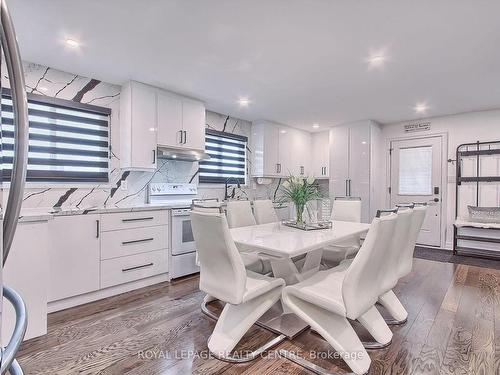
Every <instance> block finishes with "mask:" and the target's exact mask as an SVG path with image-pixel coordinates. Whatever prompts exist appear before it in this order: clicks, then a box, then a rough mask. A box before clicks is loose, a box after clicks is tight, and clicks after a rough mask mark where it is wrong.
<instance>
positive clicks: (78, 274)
mask: <svg viewBox="0 0 500 375" xmlns="http://www.w3.org/2000/svg"><path fill="white" fill-rule="evenodd" d="M99 218H100V216H99V215H91V214H90V215H74V216H56V217H55V218H54V219H53V220H51V221H50V222H49V227H48V228H49V238H50V239H51V244H50V248H49V251H48V259H49V282H48V301H49V302H50V301H57V300H60V299H63V298H67V297H72V296H76V295H79V294H84V293H89V292H93V291H95V290H98V289H99V266H100V255H99V224H100V220H99Z"/></svg>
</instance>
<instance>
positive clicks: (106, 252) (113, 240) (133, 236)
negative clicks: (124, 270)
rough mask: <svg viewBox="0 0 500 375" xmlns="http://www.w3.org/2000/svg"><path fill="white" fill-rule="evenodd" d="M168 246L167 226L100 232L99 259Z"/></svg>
mask: <svg viewBox="0 0 500 375" xmlns="http://www.w3.org/2000/svg"><path fill="white" fill-rule="evenodd" d="M166 248H168V226H167V225H160V226H156V227H147V228H133V229H126V230H113V231H110V232H101V259H102V260H104V259H111V258H118V257H122V256H128V255H133V254H139V253H146V252H149V251H154V250H160V249H166Z"/></svg>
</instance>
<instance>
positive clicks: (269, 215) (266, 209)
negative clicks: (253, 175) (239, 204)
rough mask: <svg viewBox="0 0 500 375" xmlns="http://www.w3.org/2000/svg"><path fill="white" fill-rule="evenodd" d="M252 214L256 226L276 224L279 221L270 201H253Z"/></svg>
mask: <svg viewBox="0 0 500 375" xmlns="http://www.w3.org/2000/svg"><path fill="white" fill-rule="evenodd" d="M253 214H254V216H255V220H256V221H257V224H267V223H276V222H278V221H279V219H278V215H276V211H275V210H274V205H273V202H272V201H271V200H270V199H266V200H256V201H254V202H253Z"/></svg>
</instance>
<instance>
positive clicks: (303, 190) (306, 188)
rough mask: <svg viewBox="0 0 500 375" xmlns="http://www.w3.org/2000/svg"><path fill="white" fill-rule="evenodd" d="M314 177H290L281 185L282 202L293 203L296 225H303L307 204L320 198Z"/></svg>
mask: <svg viewBox="0 0 500 375" xmlns="http://www.w3.org/2000/svg"><path fill="white" fill-rule="evenodd" d="M314 182H315V179H314V177H307V178H303V177H299V176H290V177H288V178H287V179H286V181H285V182H283V184H282V185H281V193H282V200H283V201H289V202H293V203H294V205H295V210H296V213H297V219H296V224H297V225H298V226H303V225H304V209H305V208H306V205H307V202H309V201H312V200H315V199H319V198H321V193H320V192H319V190H318V187H317V186H316V185H315V184H314Z"/></svg>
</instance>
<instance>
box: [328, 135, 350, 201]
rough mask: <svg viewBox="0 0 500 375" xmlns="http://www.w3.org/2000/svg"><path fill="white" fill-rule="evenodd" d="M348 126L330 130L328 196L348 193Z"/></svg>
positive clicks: (342, 195)
mask: <svg viewBox="0 0 500 375" xmlns="http://www.w3.org/2000/svg"><path fill="white" fill-rule="evenodd" d="M348 179H349V128H348V127H346V126H337V127H334V128H332V129H331V130H330V197H331V198H332V199H333V198H335V197H345V196H346V195H348V186H347V185H348V181H347V180H348Z"/></svg>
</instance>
